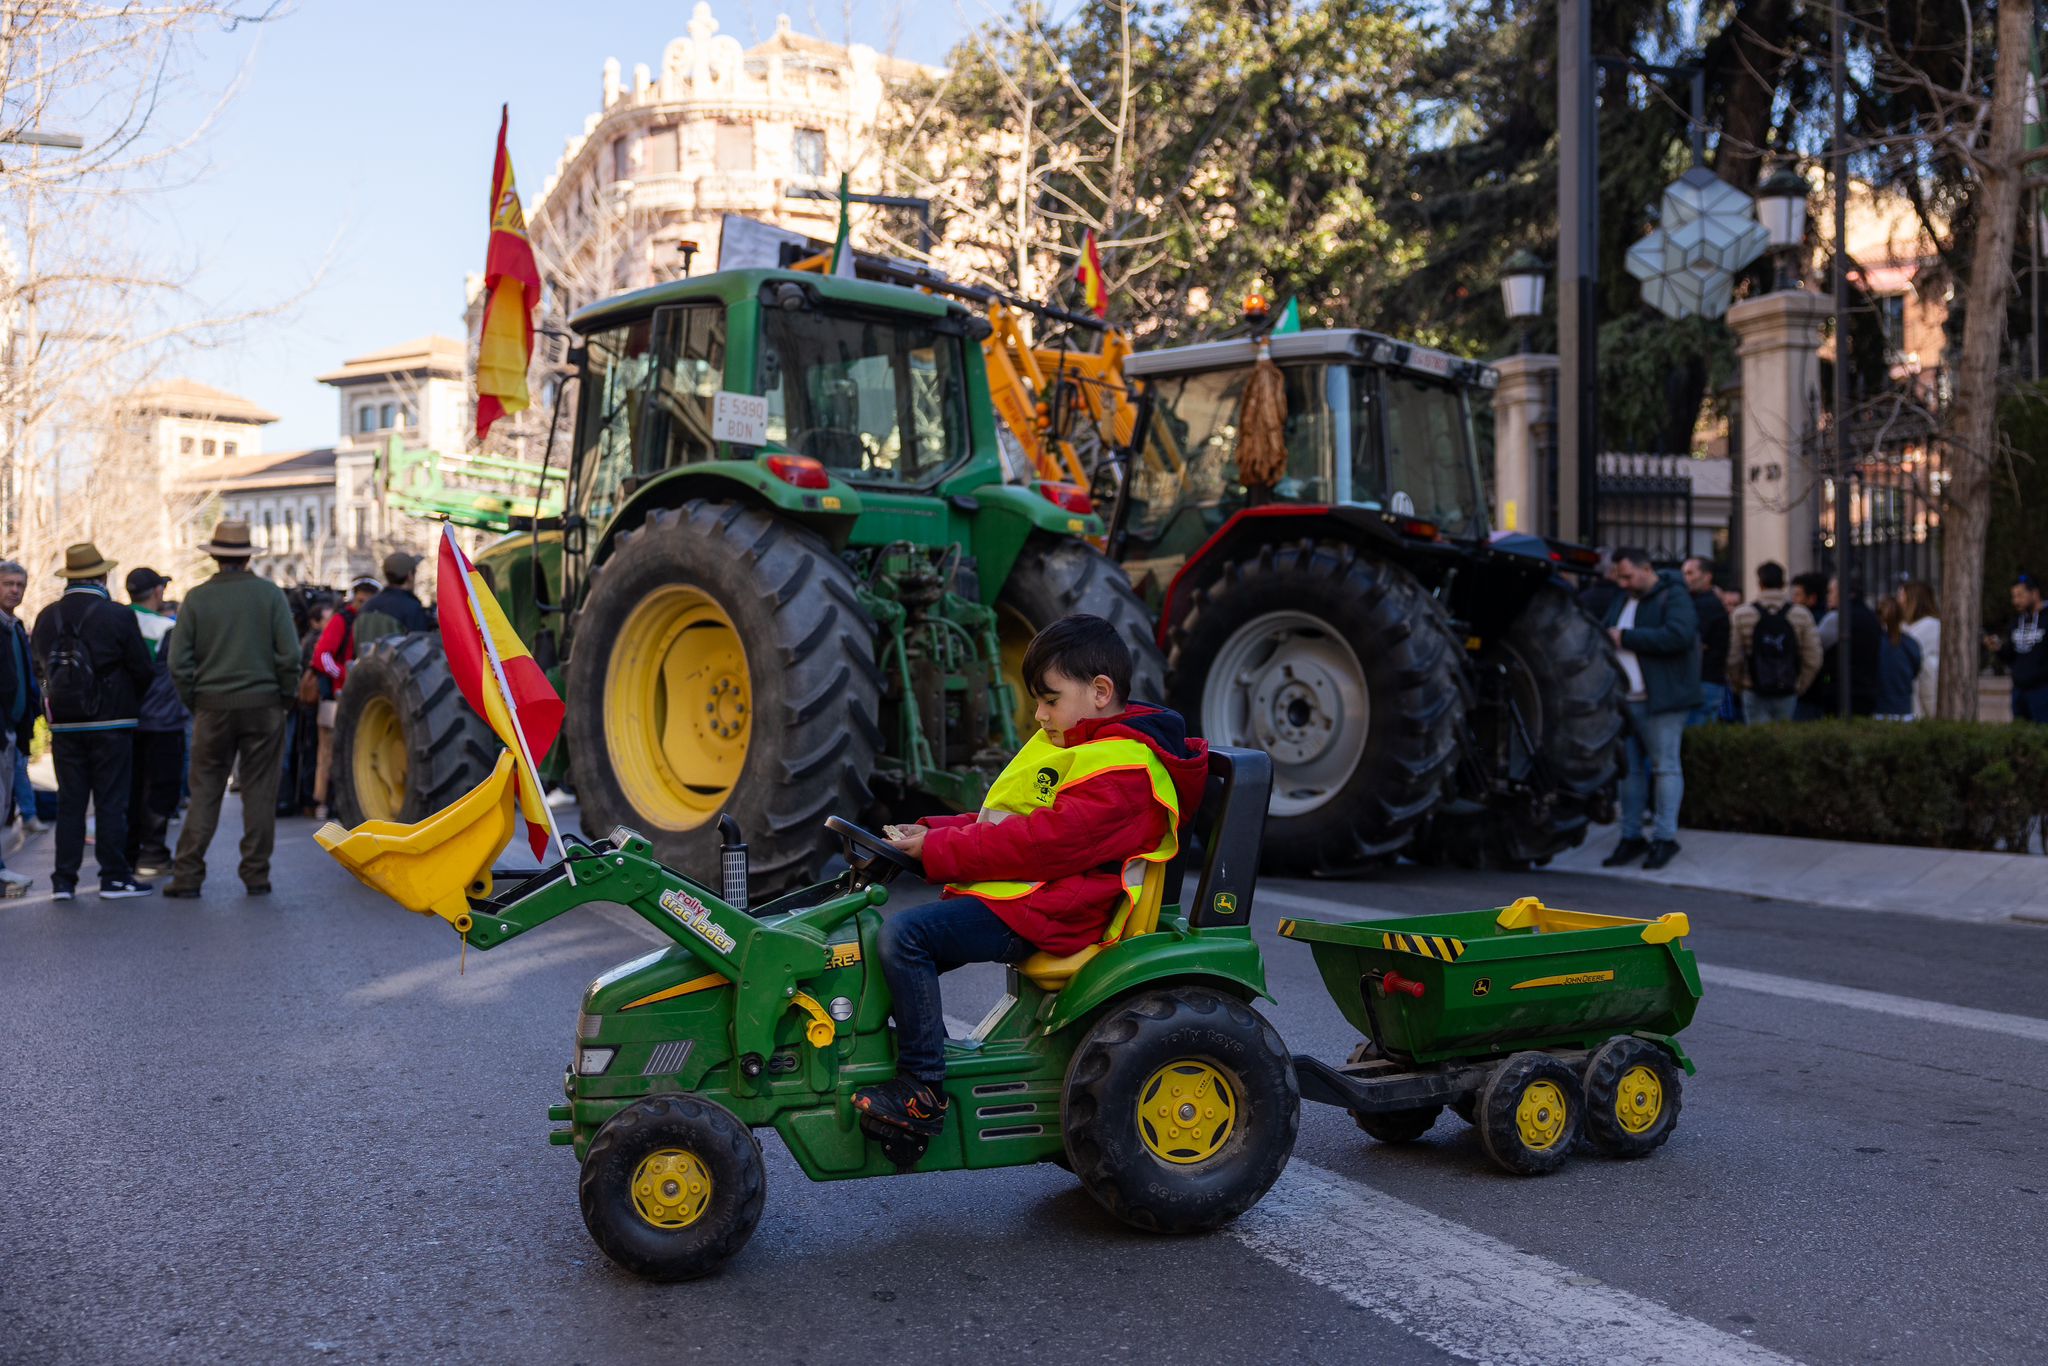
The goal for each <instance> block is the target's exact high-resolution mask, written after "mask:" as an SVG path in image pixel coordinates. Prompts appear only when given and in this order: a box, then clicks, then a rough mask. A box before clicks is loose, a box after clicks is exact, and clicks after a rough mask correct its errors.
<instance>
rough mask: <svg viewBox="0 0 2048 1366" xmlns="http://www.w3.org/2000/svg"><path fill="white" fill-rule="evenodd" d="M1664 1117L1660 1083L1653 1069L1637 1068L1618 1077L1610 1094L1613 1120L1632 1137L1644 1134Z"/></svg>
mask: <svg viewBox="0 0 2048 1366" xmlns="http://www.w3.org/2000/svg"><path fill="white" fill-rule="evenodd" d="M1663 1113H1664V1083H1663V1081H1662V1080H1661V1079H1660V1078H1659V1077H1658V1076H1657V1069H1656V1068H1654V1067H1644V1066H1641V1065H1640V1064H1639V1065H1637V1066H1635V1067H1631V1068H1629V1069H1628V1071H1626V1072H1624V1073H1622V1074H1621V1085H1620V1087H1619V1088H1618V1089H1617V1090H1616V1091H1615V1093H1614V1117H1615V1119H1617V1120H1619V1121H1620V1122H1621V1127H1622V1128H1624V1129H1626V1130H1628V1132H1630V1133H1632V1134H1641V1133H1648V1132H1649V1131H1650V1129H1651V1128H1652V1127H1653V1126H1654V1125H1655V1124H1656V1123H1657V1117H1658V1116H1659V1115H1661V1114H1663Z"/></svg>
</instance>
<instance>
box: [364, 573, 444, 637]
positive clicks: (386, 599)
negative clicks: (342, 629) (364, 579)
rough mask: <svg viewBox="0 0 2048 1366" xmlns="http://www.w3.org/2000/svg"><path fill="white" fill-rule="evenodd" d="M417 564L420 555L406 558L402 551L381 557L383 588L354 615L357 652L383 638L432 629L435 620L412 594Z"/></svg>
mask: <svg viewBox="0 0 2048 1366" xmlns="http://www.w3.org/2000/svg"><path fill="white" fill-rule="evenodd" d="M419 563H420V557H419V556H417V555H408V554H406V553H405V552H404V551H402V550H395V551H393V552H392V553H391V554H389V555H386V556H385V557H384V587H383V589H382V590H381V591H379V592H378V593H377V595H376V596H375V597H372V598H371V599H370V600H369V601H368V602H366V603H364V604H363V606H362V610H361V611H359V612H358V613H356V626H355V640H356V648H357V649H358V650H360V649H362V647H363V646H365V645H368V644H369V643H370V642H372V641H376V640H382V639H384V637H386V636H396V635H404V634H405V633H407V632H409V631H431V630H433V629H434V619H433V618H432V617H430V616H428V615H427V609H426V608H425V607H424V606H422V605H421V603H420V600H419V599H418V598H417V597H415V596H414V595H413V591H412V575H413V570H415V569H417V568H418V567H419Z"/></svg>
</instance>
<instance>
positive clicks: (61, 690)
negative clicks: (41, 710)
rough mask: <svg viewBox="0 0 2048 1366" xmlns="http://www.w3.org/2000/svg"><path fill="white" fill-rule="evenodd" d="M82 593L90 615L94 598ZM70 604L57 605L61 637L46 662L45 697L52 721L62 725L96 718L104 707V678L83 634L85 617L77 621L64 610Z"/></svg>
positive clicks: (58, 626) (58, 636) (58, 635)
mask: <svg viewBox="0 0 2048 1366" xmlns="http://www.w3.org/2000/svg"><path fill="white" fill-rule="evenodd" d="M81 596H84V597H85V600H86V601H85V611H86V614H90V613H91V611H92V598H91V597H90V596H89V595H81ZM68 606H70V604H69V603H64V602H60V603H59V604H58V605H57V640H56V643H55V644H53V645H51V646H50V657H49V659H48V660H47V661H46V662H45V665H44V672H45V674H46V675H47V676H46V678H45V679H44V688H43V696H44V697H45V698H46V699H48V705H49V708H50V720H51V721H52V722H53V723H56V724H60V725H61V724H64V723H67V722H70V723H76V722H79V721H92V720H95V719H97V718H98V716H99V710H100V677H99V675H98V674H97V673H95V672H94V671H93V666H92V652H91V651H90V650H88V649H87V648H86V645H85V637H84V636H82V635H80V634H79V628H80V627H82V626H83V625H85V621H84V617H83V616H80V617H79V618H77V619H75V620H74V619H73V618H72V617H71V616H69V615H67V614H66V612H65V611H64V609H65V608H66V607H68Z"/></svg>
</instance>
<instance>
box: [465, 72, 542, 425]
mask: <svg viewBox="0 0 2048 1366" xmlns="http://www.w3.org/2000/svg"><path fill="white" fill-rule="evenodd" d="M510 119H511V110H510V107H509V106H507V107H503V108H500V110H499V111H498V160H497V163H496V164H495V165H494V166H493V167H492V168H491V243H490V249H489V251H488V253H487V254H486V255H485V257H484V295H485V298H484V321H483V329H482V335H481V336H480V338H479V339H478V341H477V348H476V439H477V440H478V441H482V440H483V439H484V437H485V436H487V435H489V434H490V430H491V424H492V423H493V422H496V421H497V420H498V419H499V418H501V417H505V416H508V415H510V414H512V413H516V412H519V411H521V410H522V409H524V408H525V407H526V406H527V404H528V403H529V402H531V400H530V398H529V397H528V396H527V392H526V370H527V367H528V366H529V365H531V364H532V363H533V310H534V306H535V305H536V304H538V303H539V302H540V268H539V267H538V266H536V265H534V263H533V243H532V242H530V241H528V240H527V237H526V213H525V211H524V210H523V209H521V208H520V207H519V187H518V186H517V185H515V184H513V182H512V159H511V158H510V157H509V156H507V155H506V154H505V126H506V124H507V123H508V122H510Z"/></svg>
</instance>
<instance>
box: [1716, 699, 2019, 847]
mask: <svg viewBox="0 0 2048 1366" xmlns="http://www.w3.org/2000/svg"><path fill="white" fill-rule="evenodd" d="M2044 812H2048V726H2034V725H2017V724H2014V725H1998V724H1994V723H1991V722H1982V721H1915V722H1899V721H1851V722H1846V723H1845V722H1841V721H1817V722H1808V723H1787V724H1784V725H1772V726H1731V725H1711V726H1694V727H1692V728H1691V729H1689V730H1687V731H1686V733H1685V808H1684V810H1683V811H1682V812H1681V814H1680V820H1681V821H1682V822H1683V823H1684V824H1686V825H1689V826H1692V827H1694V828H1696V829H1701V830H1738V831H1743V832H1746V833H1752V834H1766V835H1801V836H1805V837H1806V838H1808V839H1824V840H1855V841H1859V842H1863V843H1870V844H1919V845H1930V846H1933V847H1935V848H1941V849H2007V850H2015V851H2023V850H2025V849H2026V848H2027V834H2028V828H2029V826H2030V825H2031V824H2032V823H2033V821H2034V820H2035V818H2036V817H2038V816H2040V815H2042V814H2043V813H2044Z"/></svg>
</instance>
